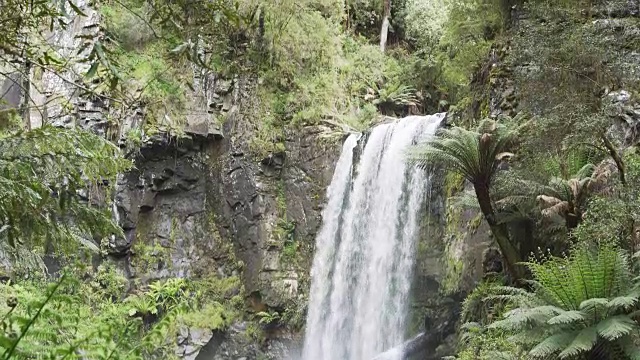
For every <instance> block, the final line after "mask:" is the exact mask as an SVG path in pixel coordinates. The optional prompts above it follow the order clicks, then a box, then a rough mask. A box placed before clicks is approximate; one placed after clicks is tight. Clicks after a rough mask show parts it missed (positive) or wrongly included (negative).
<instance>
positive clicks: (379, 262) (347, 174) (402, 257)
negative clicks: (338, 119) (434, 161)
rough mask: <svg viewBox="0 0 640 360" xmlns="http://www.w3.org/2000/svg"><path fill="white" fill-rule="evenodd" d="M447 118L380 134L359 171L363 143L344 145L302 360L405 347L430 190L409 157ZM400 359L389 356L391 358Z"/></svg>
mask: <svg viewBox="0 0 640 360" xmlns="http://www.w3.org/2000/svg"><path fill="white" fill-rule="evenodd" d="M443 117H444V114H437V115H432V116H410V117H407V118H404V119H401V120H398V121H395V122H393V123H387V124H383V125H379V126H377V127H375V128H374V129H373V130H372V131H371V133H370V134H369V136H368V138H367V139H366V144H365V145H364V148H363V149H359V150H360V151H361V155H360V157H359V162H358V164H357V168H354V166H353V160H352V159H353V155H354V149H356V147H357V146H358V142H359V141H358V140H359V138H360V136H359V135H351V136H349V138H347V140H346V141H345V143H344V145H343V149H342V154H341V156H340V159H339V160H338V164H337V166H336V170H335V172H334V175H333V179H332V181H331V186H330V187H329V190H328V204H327V206H326V208H325V210H324V211H323V225H322V229H321V230H320V233H319V234H318V236H317V238H316V254H315V258H314V262H313V268H312V272H311V276H312V284H311V295H310V303H309V314H308V318H307V330H306V334H305V335H306V336H305V345H304V350H303V360H370V359H372V358H374V357H375V356H376V355H377V354H379V353H381V352H383V351H385V350H387V349H390V348H392V347H393V346H394V345H397V344H399V343H401V342H402V341H403V340H404V330H405V326H404V325H405V324H404V323H405V318H406V313H407V308H408V295H409V290H410V286H411V278H412V269H413V265H414V264H413V260H414V257H413V253H414V244H415V240H416V238H417V234H418V230H419V220H418V219H419V215H420V213H421V209H422V208H423V205H424V200H425V199H424V198H425V194H426V191H427V189H428V187H429V185H428V178H427V175H426V174H425V173H424V171H420V170H418V169H416V168H414V167H410V166H407V165H406V163H405V157H406V155H405V152H406V150H407V148H408V147H409V145H411V144H413V143H416V142H418V141H422V140H423V139H424V138H425V137H427V136H432V135H433V133H434V132H435V130H436V128H437V127H438V125H439V124H440V122H441V120H442V118H443ZM354 170H355V171H354ZM354 174H356V175H355V178H354V177H353V175H354ZM401 356H402V352H401V351H392V352H391V354H390V355H389V356H387V357H386V358H387V359H389V360H395V359H400V357H401Z"/></svg>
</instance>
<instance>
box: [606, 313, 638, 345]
mask: <svg viewBox="0 0 640 360" xmlns="http://www.w3.org/2000/svg"><path fill="white" fill-rule="evenodd" d="M635 329H637V324H636V322H635V321H633V320H631V318H629V316H627V315H616V316H612V317H609V318H606V319H604V320H602V321H601V322H599V323H598V325H597V330H598V334H599V335H600V336H602V337H603V338H605V339H607V340H609V341H613V340H616V339H619V338H621V337H623V336H626V335H629V334H630V333H631V331H633V330H635Z"/></svg>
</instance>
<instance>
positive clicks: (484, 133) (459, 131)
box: [410, 120, 516, 186]
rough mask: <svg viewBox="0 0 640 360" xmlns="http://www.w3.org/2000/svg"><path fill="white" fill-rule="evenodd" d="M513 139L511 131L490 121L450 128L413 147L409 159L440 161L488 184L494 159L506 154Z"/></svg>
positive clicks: (428, 162) (428, 163)
mask: <svg viewBox="0 0 640 360" xmlns="http://www.w3.org/2000/svg"><path fill="white" fill-rule="evenodd" d="M515 139H516V132H515V131H514V130H512V129H509V128H507V127H506V126H504V125H503V124H499V123H496V122H494V121H491V120H487V121H484V122H482V123H481V124H480V126H479V127H478V129H477V130H466V129H464V128H461V127H451V128H446V129H443V130H441V131H440V133H439V134H438V136H437V137H436V138H434V139H433V140H431V141H429V142H428V143H426V144H424V145H421V146H418V147H416V148H414V149H413V151H412V152H411V154H410V160H411V161H412V162H414V163H416V164H418V165H420V166H431V165H432V164H433V163H439V164H443V165H446V166H447V168H449V169H451V170H452V171H454V172H456V173H458V174H460V175H462V176H464V178H465V179H467V180H468V181H470V182H471V183H473V184H476V183H482V184H484V185H485V186H490V185H491V181H492V180H493V178H494V176H495V174H496V171H497V168H498V165H499V162H498V161H497V160H499V159H501V158H502V157H503V156H504V155H505V154H506V153H508V150H510V149H511V147H512V146H513V145H514V142H515Z"/></svg>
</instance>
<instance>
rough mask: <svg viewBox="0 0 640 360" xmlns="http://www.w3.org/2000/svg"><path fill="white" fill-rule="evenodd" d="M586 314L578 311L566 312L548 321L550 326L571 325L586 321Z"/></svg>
mask: <svg viewBox="0 0 640 360" xmlns="http://www.w3.org/2000/svg"><path fill="white" fill-rule="evenodd" d="M585 320H586V314H585V313H583V312H582V311H578V310H569V311H564V312H562V313H560V314H558V315H556V316H554V317H552V318H551V319H549V321H547V324H549V325H561V324H564V325H566V324H571V323H575V322H580V321H585Z"/></svg>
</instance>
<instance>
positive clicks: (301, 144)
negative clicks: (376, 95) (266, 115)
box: [215, 113, 341, 309]
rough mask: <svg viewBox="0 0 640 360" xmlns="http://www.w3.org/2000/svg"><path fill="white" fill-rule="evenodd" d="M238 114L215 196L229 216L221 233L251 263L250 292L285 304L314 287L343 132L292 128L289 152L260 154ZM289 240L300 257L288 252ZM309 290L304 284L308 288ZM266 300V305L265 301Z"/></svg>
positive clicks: (230, 125)
mask: <svg viewBox="0 0 640 360" xmlns="http://www.w3.org/2000/svg"><path fill="white" fill-rule="evenodd" d="M245 121H247V120H245V119H243V118H242V116H241V115H240V114H239V113H233V114H232V115H231V116H230V117H229V120H228V121H227V122H226V123H225V126H224V132H225V133H233V134H235V135H234V136H233V137H232V138H233V139H234V140H231V141H229V142H225V144H224V145H223V149H222V155H221V156H220V158H219V160H218V162H217V165H216V166H217V175H216V179H217V181H218V182H219V184H220V186H219V187H218V188H217V194H216V195H215V196H216V197H217V198H218V199H219V200H220V201H219V209H220V210H221V211H220V214H221V215H222V218H221V220H222V236H223V237H228V238H229V239H232V241H233V243H234V245H235V248H236V253H237V255H238V257H239V258H240V259H241V260H242V261H243V262H244V266H245V269H244V273H243V276H244V280H245V281H244V284H245V291H246V292H247V293H248V294H252V295H253V297H254V298H255V299H256V300H257V301H258V302H259V303H262V304H263V305H266V306H268V307H270V308H275V309H283V308H284V307H286V305H287V303H289V302H291V301H295V300H296V299H297V298H298V297H299V295H300V294H301V292H305V291H306V289H307V288H308V286H309V284H308V273H309V270H310V263H311V257H312V252H313V246H314V239H315V234H316V232H317V231H318V229H319V227H320V221H321V219H320V215H321V214H320V212H321V207H322V204H323V202H324V196H325V192H326V187H327V186H328V185H329V183H330V181H331V176H332V173H333V167H334V164H335V161H337V158H338V156H339V153H340V149H341V141H340V140H341V136H340V135H339V134H338V136H337V137H334V138H333V139H332V140H331V141H326V142H323V141H322V137H323V136H324V135H327V134H333V133H334V131H333V130H332V129H331V128H328V127H324V126H314V127H305V128H302V129H299V130H298V131H295V132H291V133H290V134H288V135H287V138H286V141H285V148H286V151H284V152H279V153H272V154H269V155H268V156H266V157H264V158H262V159H258V158H255V157H254V156H253V155H252V154H250V153H249V151H248V149H247V143H246V141H245V140H244V139H246V138H247V137H246V136H247V135H246V132H245V130H244V129H245V125H246V124H244V122H245ZM285 246H294V248H295V249H297V250H296V251H295V256H294V258H291V259H285V258H284V257H283V249H284V247H285ZM303 289H304V290H303ZM258 306H259V305H258Z"/></svg>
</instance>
